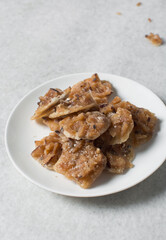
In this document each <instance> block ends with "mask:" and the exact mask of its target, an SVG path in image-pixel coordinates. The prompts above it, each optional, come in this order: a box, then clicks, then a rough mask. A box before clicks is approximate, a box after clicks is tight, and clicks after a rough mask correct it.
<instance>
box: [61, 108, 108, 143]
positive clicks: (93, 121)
mask: <svg viewBox="0 0 166 240" xmlns="http://www.w3.org/2000/svg"><path fill="white" fill-rule="evenodd" d="M59 125H60V128H63V134H64V135H65V136H66V137H68V138H72V139H77V140H80V139H89V140H94V139H96V138H98V137H99V136H100V135H101V134H103V133H104V132H105V131H106V130H107V129H108V127H109V126H110V121H109V119H108V118H107V117H106V116H105V115H104V114H102V113H100V112H87V113H80V114H78V115H73V116H69V117H66V118H64V119H63V120H62V121H60V123H59Z"/></svg>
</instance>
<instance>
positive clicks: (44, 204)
mask: <svg viewBox="0 0 166 240" xmlns="http://www.w3.org/2000/svg"><path fill="white" fill-rule="evenodd" d="M137 2H138V1H135V0H133V1H129V0H118V1H117V0H85V1H82V0H70V1H68V0H61V1H59V0H47V1H45V0H35V1H34V0H14V1H10V0H2V1H0V53H1V61H0V100H1V109H2V111H1V114H0V128H1V135H0V155H1V157H0V167H1V169H0V236H1V239H2V240H15V239H24V240H29V239H31V240H36V239H40V240H45V239H51V240H52V239H65V240H72V239H81V240H82V239H87V240H88V239H91V240H100V239H104V240H107V239H114V240H119V239H127V240H130V239H135V240H142V239H146V240H151V239H153V240H156V239H157V240H162V239H165V235H166V227H165V226H166V204H165V201H166V163H164V164H163V165H162V166H161V167H160V169H159V170H157V171H156V172H155V173H154V174H153V175H152V176H151V177H149V178H148V179H147V180H145V181H144V182H142V183H140V184H138V185H137V186H135V187H133V188H131V189H129V190H126V191H123V192H120V193H117V194H114V195H110V196H105V197H100V198H90V199H83V198H72V197H65V196H60V195H57V194H53V193H51V192H47V191H45V190H43V189H40V188H38V187H37V186H35V185H33V184H32V183H31V182H29V181H28V180H27V179H25V178H24V177H23V176H22V175H20V174H19V173H18V172H17V170H16V169H15V168H14V167H13V165H12V164H11V162H10V160H9V157H8V156H7V153H6V150H5V146H4V129H5V125H6V121H7V118H8V116H9V114H10V112H11V110H12V109H13V107H14V106H15V104H16V103H17V102H18V101H19V100H20V99H21V98H22V97H23V96H24V95H25V94H26V93H27V92H28V91H30V90H31V89H32V88H34V87H36V86H38V85H39V84H41V83H44V82H45V81H48V80H49V79H52V78H55V77H58V76H62V75H65V74H69V73H77V72H106V73H112V74H116V75H121V76H124V77H128V78H130V79H133V80H135V81H137V82H139V83H141V84H143V85H145V86H146V87H148V88H150V89H151V90H152V91H153V92H154V93H156V94H157V95H158V96H159V97H160V98H161V99H162V100H163V101H164V102H165V103H166V44H163V45H162V46H160V47H155V46H153V45H152V44H151V43H150V42H149V41H148V40H147V39H145V37H144V36H145V34H148V33H150V32H153V33H159V34H160V36H161V37H162V38H163V39H164V40H166V21H165V13H166V1H165V0H158V1H155V0H146V1H145V0H144V1H142V5H141V6H140V7H137V6H136V3H137ZM117 12H121V13H122V15H117V14H116V13H117ZM148 18H151V19H152V22H151V23H150V22H148V20H147V19H148Z"/></svg>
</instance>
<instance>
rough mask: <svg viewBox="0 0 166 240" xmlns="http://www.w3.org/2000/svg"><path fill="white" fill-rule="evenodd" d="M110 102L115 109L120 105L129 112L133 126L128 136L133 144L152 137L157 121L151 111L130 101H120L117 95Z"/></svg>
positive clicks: (138, 143)
mask: <svg viewBox="0 0 166 240" xmlns="http://www.w3.org/2000/svg"><path fill="white" fill-rule="evenodd" d="M112 104H113V106H114V108H115V109H117V108H118V107H121V108H124V109H127V110H128V111H130V112H131V114H132V118H133V121H134V128H133V131H132V133H131V136H130V138H131V139H132V142H133V145H134V146H139V145H140V144H143V143H146V142H147V141H148V140H150V139H151V138H152V136H153V133H154V130H155V126H156V123H157V118H156V117H155V115H154V114H153V113H151V112H150V111H149V110H147V109H144V108H138V107H136V106H135V105H133V104H131V103H130V102H125V101H121V99H120V98H119V97H116V98H115V99H114V101H113V102H112Z"/></svg>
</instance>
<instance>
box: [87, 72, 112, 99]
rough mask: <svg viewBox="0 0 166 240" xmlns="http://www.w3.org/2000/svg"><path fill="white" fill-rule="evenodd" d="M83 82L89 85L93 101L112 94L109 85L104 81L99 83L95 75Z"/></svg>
mask: <svg viewBox="0 0 166 240" xmlns="http://www.w3.org/2000/svg"><path fill="white" fill-rule="evenodd" d="M84 81H85V82H86V83H89V85H90V88H91V91H92V96H93V98H94V99H95V100H97V99H98V98H99V99H100V98H105V97H107V96H110V95H111V93H112V92H113V91H112V86H111V83H110V82H108V81H105V80H103V81H101V80H100V78H99V76H98V75H97V74H96V73H95V74H94V75H92V77H91V78H88V79H85V80H84Z"/></svg>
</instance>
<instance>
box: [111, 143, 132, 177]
mask: <svg viewBox="0 0 166 240" xmlns="http://www.w3.org/2000/svg"><path fill="white" fill-rule="evenodd" d="M106 156H107V169H108V170H109V172H111V173H116V174H119V173H123V172H124V170H125V169H129V168H132V167H133V164H132V163H131V161H132V160H133V158H134V150H133V148H132V146H131V144H130V143H129V142H128V141H127V142H125V143H122V144H117V145H113V146H109V148H108V149H107V151H106Z"/></svg>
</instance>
